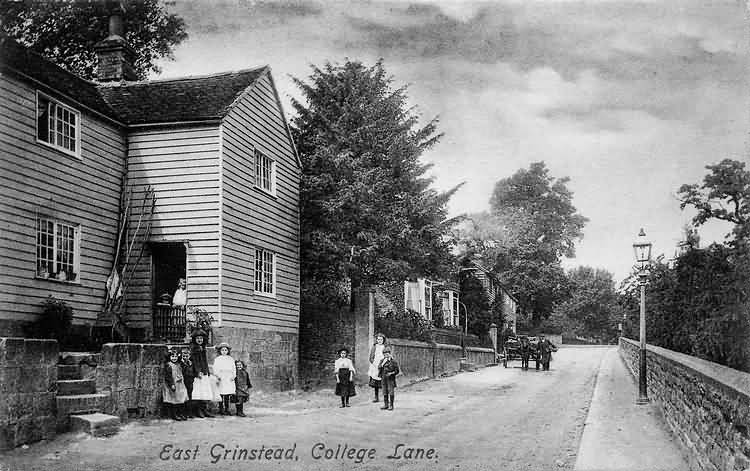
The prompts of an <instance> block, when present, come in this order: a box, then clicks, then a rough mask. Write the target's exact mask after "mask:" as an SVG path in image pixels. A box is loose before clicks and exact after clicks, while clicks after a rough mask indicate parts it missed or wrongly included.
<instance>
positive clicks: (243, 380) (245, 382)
mask: <svg viewBox="0 0 750 471" xmlns="http://www.w3.org/2000/svg"><path fill="white" fill-rule="evenodd" d="M235 366H236V367H237V377H236V378H234V387H235V389H236V390H237V392H236V393H235V395H234V402H236V404H235V407H236V408H237V416H238V417H245V413H244V412H242V405H243V404H245V403H246V402H247V400H248V398H249V397H250V388H252V387H253V385H252V384H250V375H249V374H247V369H245V363H244V362H243V361H241V360H237V361H236V362H235Z"/></svg>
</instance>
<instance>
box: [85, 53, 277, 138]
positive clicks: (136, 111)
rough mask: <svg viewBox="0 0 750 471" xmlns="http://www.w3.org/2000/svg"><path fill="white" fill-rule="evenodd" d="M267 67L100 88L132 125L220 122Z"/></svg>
mask: <svg viewBox="0 0 750 471" xmlns="http://www.w3.org/2000/svg"><path fill="white" fill-rule="evenodd" d="M266 70H267V67H258V68H255V69H248V70H241V71H238V72H226V73H221V74H215V75H210V76H205V77H188V78H180V79H174V80H158V81H151V82H126V83H120V84H117V83H114V84H102V85H99V92H100V93H101V94H102V96H103V97H104V99H105V100H106V102H107V103H108V104H109V105H110V107H111V108H112V109H114V110H115V112H116V113H117V116H118V117H119V118H120V120H122V121H124V122H126V123H128V124H149V123H170V122H179V121H200V120H205V119H220V118H222V117H223V116H224V115H225V114H226V113H227V112H228V111H229V109H230V108H231V105H232V103H234V101H235V100H236V99H237V97H238V96H239V95H240V94H242V92H243V91H244V90H245V89H247V88H248V87H249V86H250V85H252V84H253V83H254V82H255V81H256V80H257V79H258V77H260V76H261V75H262V74H263V73H264V72H265V71H266Z"/></svg>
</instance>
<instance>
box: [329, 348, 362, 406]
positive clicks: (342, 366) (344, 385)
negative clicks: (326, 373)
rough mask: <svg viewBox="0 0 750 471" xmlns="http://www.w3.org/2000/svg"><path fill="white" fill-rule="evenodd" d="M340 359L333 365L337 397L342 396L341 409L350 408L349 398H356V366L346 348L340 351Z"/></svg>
mask: <svg viewBox="0 0 750 471" xmlns="http://www.w3.org/2000/svg"><path fill="white" fill-rule="evenodd" d="M338 354H339V357H338V358H337V359H336V362H335V363H334V365H333V369H334V374H335V376H336V395H337V396H341V407H349V398H350V397H352V396H355V395H356V394H357V392H356V391H355V389H354V364H353V363H352V361H351V360H350V359H349V358H347V356H348V355H349V350H348V349H347V348H346V347H344V348H340V349H339V351H338Z"/></svg>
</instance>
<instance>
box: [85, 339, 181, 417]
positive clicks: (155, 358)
mask: <svg viewBox="0 0 750 471" xmlns="http://www.w3.org/2000/svg"><path fill="white" fill-rule="evenodd" d="M166 355H167V346H166V345H162V344H142V343H107V344H104V345H103V346H102V354H101V359H100V362H99V365H98V366H97V368H96V374H95V379H96V391H97V393H105V394H109V397H108V398H107V399H106V400H105V401H104V410H103V411H102V412H104V413H105V414H113V415H118V416H120V418H122V419H126V418H127V417H128V416H129V415H137V416H139V417H144V416H157V415H159V412H160V410H161V393H162V384H163V382H164V373H163V367H164V364H165V361H166Z"/></svg>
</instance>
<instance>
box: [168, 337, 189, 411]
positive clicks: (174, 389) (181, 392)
mask: <svg viewBox="0 0 750 471" xmlns="http://www.w3.org/2000/svg"><path fill="white" fill-rule="evenodd" d="M168 358H169V362H168V363H167V364H166V365H165V367H164V389H163V393H162V400H163V401H164V405H165V407H166V408H167V414H168V415H169V418H170V419H172V420H185V419H186V417H184V416H183V415H182V411H181V410H179V409H180V408H181V407H182V404H185V401H186V400H187V389H185V382H184V379H183V377H182V369H181V368H180V363H179V361H180V354H179V353H178V352H177V350H171V351H170V352H169V353H168Z"/></svg>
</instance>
